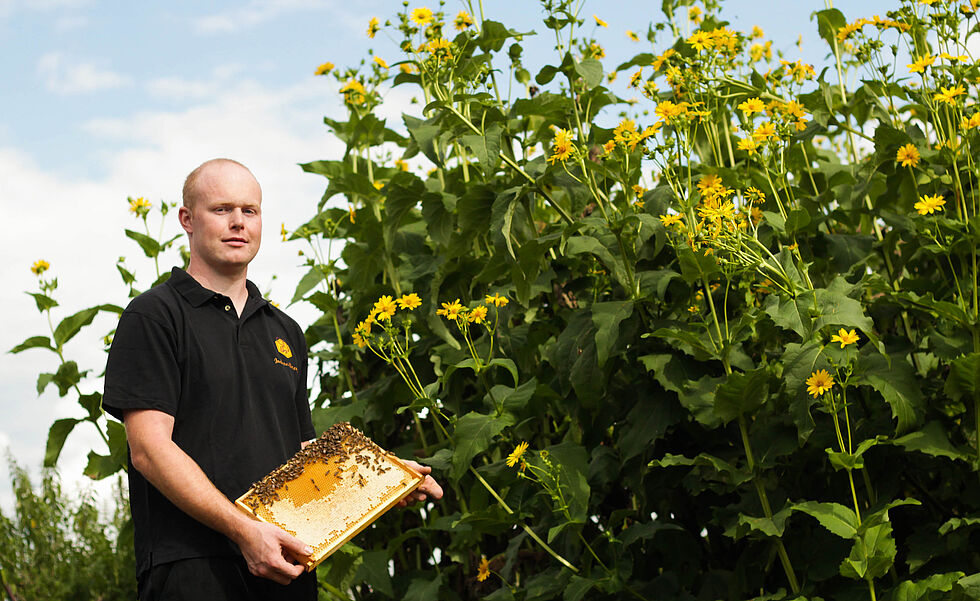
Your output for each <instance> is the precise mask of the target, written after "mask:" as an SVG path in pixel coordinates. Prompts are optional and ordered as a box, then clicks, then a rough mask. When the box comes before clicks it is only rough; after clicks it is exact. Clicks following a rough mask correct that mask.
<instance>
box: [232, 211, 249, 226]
mask: <svg viewBox="0 0 980 601" xmlns="http://www.w3.org/2000/svg"><path fill="white" fill-rule="evenodd" d="M229 226H230V227H232V228H236V229H237V228H242V227H244V226H245V215H244V214H243V213H242V210H241V209H232V211H231V222H230V223H229Z"/></svg>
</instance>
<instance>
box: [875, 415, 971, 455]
mask: <svg viewBox="0 0 980 601" xmlns="http://www.w3.org/2000/svg"><path fill="white" fill-rule="evenodd" d="M893 444H896V445H898V446H900V447H903V448H904V449H905V450H906V451H919V452H920V453H925V454H926V455H932V456H933V457H946V458H948V459H959V460H960V461H970V460H971V457H970V456H969V455H967V454H966V453H962V452H960V450H959V449H957V448H956V447H954V446H953V444H952V443H951V442H949V438H947V436H946V432H945V431H944V429H943V425H942V424H941V423H939V422H937V421H931V422H929V423H927V424H926V425H925V426H924V427H923V428H922V429H921V430H919V431H918V432H909V433H908V434H906V435H905V436H902V437H901V438H896V439H895V440H894V441H893Z"/></svg>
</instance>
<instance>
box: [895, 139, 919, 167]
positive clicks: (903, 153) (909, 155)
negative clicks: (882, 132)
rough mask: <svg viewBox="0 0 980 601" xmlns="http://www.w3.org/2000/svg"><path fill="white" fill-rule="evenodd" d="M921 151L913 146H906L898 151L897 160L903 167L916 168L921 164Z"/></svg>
mask: <svg viewBox="0 0 980 601" xmlns="http://www.w3.org/2000/svg"><path fill="white" fill-rule="evenodd" d="M920 158H922V157H921V156H920V155H919V151H918V150H917V149H916V147H915V146H913V145H912V144H906V145H905V146H902V147H901V148H899V149H898V152H897V153H896V154H895V160H896V161H898V162H899V163H901V164H902V167H915V166H916V165H918V164H919V159H920Z"/></svg>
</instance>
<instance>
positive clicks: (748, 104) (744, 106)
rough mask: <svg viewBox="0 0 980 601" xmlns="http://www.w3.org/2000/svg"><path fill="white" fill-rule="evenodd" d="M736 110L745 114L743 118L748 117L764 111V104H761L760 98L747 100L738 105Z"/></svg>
mask: <svg viewBox="0 0 980 601" xmlns="http://www.w3.org/2000/svg"><path fill="white" fill-rule="evenodd" d="M738 110H740V111H742V112H743V113H745V116H746V117H748V116H749V115H752V114H753V113H761V112H762V111H764V110H766V103H765V102H762V99H761V98H749V99H748V100H746V101H745V102H742V103H741V104H739V105H738Z"/></svg>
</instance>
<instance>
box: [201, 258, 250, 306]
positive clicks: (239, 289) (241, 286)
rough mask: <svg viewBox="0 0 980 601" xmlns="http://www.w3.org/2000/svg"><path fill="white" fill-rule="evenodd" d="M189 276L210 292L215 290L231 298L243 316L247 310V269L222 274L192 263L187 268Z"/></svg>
mask: <svg viewBox="0 0 980 601" xmlns="http://www.w3.org/2000/svg"><path fill="white" fill-rule="evenodd" d="M187 275H189V276H191V277H192V278H194V279H195V280H197V283H198V284H200V285H201V286H204V287H205V288H207V289H208V290H213V291H214V292H217V293H218V294H223V295H225V296H227V297H228V298H230V299H231V302H232V303H234V305H235V309H236V310H237V312H238V314H239V315H241V314H242V311H243V310H244V309H245V301H246V300H248V289H247V288H246V287H245V280H246V276H247V275H248V268H247V267H246V268H243V269H241V270H240V271H235V272H233V273H221V272H217V271H214V270H212V269H208V268H206V267H204V268H202V267H200V266H199V264H196V263H195V262H194V261H191V264H190V265H188V266H187Z"/></svg>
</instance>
